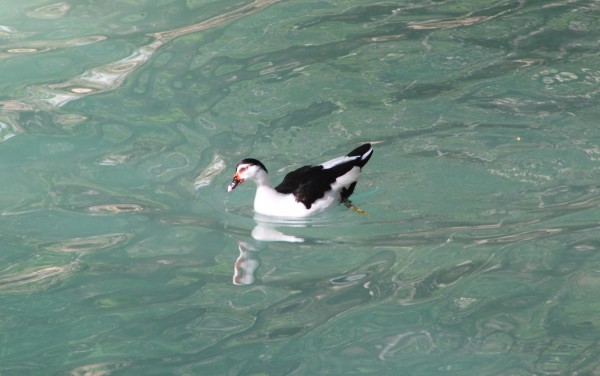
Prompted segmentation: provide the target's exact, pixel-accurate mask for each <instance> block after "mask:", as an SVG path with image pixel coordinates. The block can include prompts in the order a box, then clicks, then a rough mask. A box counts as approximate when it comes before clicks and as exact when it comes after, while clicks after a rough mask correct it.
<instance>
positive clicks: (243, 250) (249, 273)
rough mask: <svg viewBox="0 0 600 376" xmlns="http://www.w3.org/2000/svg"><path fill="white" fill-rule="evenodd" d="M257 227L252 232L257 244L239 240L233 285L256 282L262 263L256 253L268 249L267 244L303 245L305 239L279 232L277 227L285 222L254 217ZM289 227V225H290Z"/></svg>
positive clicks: (298, 224) (300, 223)
mask: <svg viewBox="0 0 600 376" xmlns="http://www.w3.org/2000/svg"><path fill="white" fill-rule="evenodd" d="M254 220H255V222H256V226H255V227H254V229H253V230H252V232H251V235H252V238H253V239H254V240H256V242H252V243H251V242H247V241H243V240H238V250H239V251H240V254H239V256H238V257H237V259H236V260H235V263H234V264H233V284H234V285H251V284H253V283H254V282H255V281H256V277H255V275H254V273H255V272H256V270H257V269H258V267H259V266H260V261H259V260H258V258H257V257H256V252H258V251H260V250H261V249H264V248H266V244H267V242H287V243H303V242H304V238H301V237H298V236H294V235H287V234H284V233H283V232H281V231H279V230H278V229H277V228H276V227H278V226H282V225H285V224H284V223H283V222H270V221H268V219H267V218H265V217H264V216H261V215H258V214H257V215H256V216H255V217H254ZM288 225H289V224H288ZM293 226H294V227H306V222H304V221H302V222H300V221H294V222H293Z"/></svg>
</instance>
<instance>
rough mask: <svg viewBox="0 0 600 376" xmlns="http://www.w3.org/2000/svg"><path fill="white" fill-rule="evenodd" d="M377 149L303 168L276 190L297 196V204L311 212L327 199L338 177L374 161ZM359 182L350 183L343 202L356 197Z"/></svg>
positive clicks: (367, 146)
mask: <svg viewBox="0 0 600 376" xmlns="http://www.w3.org/2000/svg"><path fill="white" fill-rule="evenodd" d="M372 153H373V149H372V148H371V145H370V144H364V145H362V146H360V147H358V148H356V149H354V150H353V151H351V152H350V153H349V154H348V155H346V156H344V157H339V158H335V159H332V160H330V161H327V162H325V163H322V164H320V165H318V166H303V167H300V168H299V169H297V170H294V171H292V172H290V173H289V174H287V175H286V176H285V178H283V181H282V182H281V184H279V185H278V186H277V187H275V190H276V191H277V192H280V193H284V194H290V193H291V194H293V195H294V197H295V199H296V201H298V202H301V203H303V204H304V206H306V208H307V209H310V207H311V206H312V204H313V203H314V202H315V201H317V200H318V199H320V198H321V197H323V196H325V192H327V191H329V190H331V189H332V184H333V183H335V182H336V180H338V178H340V177H342V176H344V175H345V174H347V173H348V172H349V171H350V170H352V169H353V168H354V167H358V168H359V169H360V168H362V167H363V166H364V165H365V164H366V163H367V162H368V160H369V158H371V154H372ZM355 185H356V181H352V182H350V183H349V184H348V187H344V188H343V189H342V192H341V196H342V198H343V199H345V198H347V197H348V196H350V194H352V191H353V190H354V186H355Z"/></svg>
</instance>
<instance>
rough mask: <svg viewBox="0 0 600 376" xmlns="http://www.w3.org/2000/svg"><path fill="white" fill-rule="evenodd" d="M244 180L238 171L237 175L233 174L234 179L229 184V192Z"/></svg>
mask: <svg viewBox="0 0 600 376" xmlns="http://www.w3.org/2000/svg"><path fill="white" fill-rule="evenodd" d="M243 181H244V179H242V178H240V177H239V175H238V174H237V173H236V174H235V175H233V180H232V181H231V183H229V185H228V186H227V192H231V191H233V190H234V189H235V187H237V186H238V185H239V184H240V183H242V182H243Z"/></svg>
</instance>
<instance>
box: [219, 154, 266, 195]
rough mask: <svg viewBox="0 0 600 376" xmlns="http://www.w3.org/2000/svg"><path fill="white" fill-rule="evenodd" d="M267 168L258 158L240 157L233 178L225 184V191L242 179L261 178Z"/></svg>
mask: <svg viewBox="0 0 600 376" xmlns="http://www.w3.org/2000/svg"><path fill="white" fill-rule="evenodd" d="M267 172H268V171H267V168H266V167H265V165H263V164H262V163H261V161H259V160H258V159H253V158H246V159H242V160H241V161H240V162H239V163H238V164H237V166H236V167H235V174H234V175H233V180H232V181H231V183H230V184H229V185H228V186H227V192H231V191H233V190H234V189H235V187H237V186H238V185H239V184H240V183H243V182H244V180H246V179H250V180H254V181H259V180H261V179H262V178H263V177H264V176H266V175H267Z"/></svg>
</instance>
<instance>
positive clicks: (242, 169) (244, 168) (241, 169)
mask: <svg viewBox="0 0 600 376" xmlns="http://www.w3.org/2000/svg"><path fill="white" fill-rule="evenodd" d="M247 169H248V167H245V166H244V167H242V168H240V172H244V171H246V170H247Z"/></svg>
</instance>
